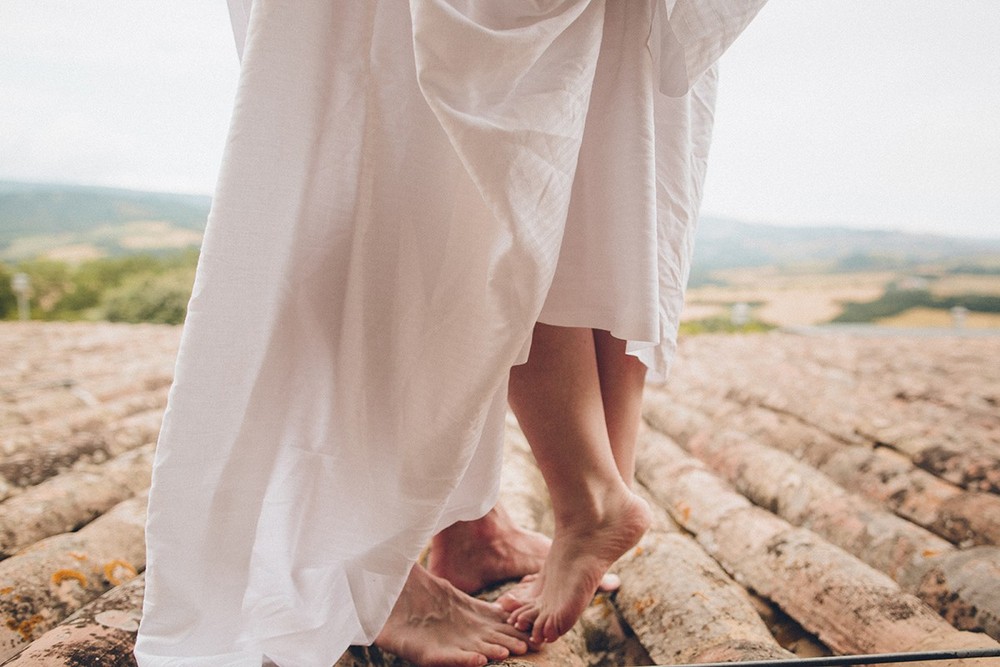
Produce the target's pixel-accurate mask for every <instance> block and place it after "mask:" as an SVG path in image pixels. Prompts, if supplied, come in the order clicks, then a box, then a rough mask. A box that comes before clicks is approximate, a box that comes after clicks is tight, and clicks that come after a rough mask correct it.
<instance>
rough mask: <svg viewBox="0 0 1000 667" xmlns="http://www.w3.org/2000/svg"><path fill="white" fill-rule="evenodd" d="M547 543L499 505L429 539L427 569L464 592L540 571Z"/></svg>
mask: <svg viewBox="0 0 1000 667" xmlns="http://www.w3.org/2000/svg"><path fill="white" fill-rule="evenodd" d="M550 543H551V540H549V538H547V537H545V536H544V535H542V534H541V533H536V532H533V531H530V530H525V529H524V528H521V527H520V526H518V525H517V524H516V523H514V521H513V519H511V518H510V515H508V514H507V512H506V511H504V509H503V508H502V507H500V506H499V505H498V506H496V507H494V508H493V509H492V510H490V512H489V513H488V514H487V515H486V516H484V517H483V518H481V519H478V520H476V521H459V522H457V523H454V524H452V525H450V526H448V527H447V528H445V529H444V530H442V531H441V532H440V533H438V534H437V535H435V536H434V539H433V540H431V553H430V559H429V562H428V569H429V570H430V571H431V574H434V575H437V576H439V577H441V578H443V579H447V580H448V581H450V582H451V583H452V585H453V586H455V587H456V588H458V589H459V590H461V591H465V592H466V593H475V592H476V591H479V590H482V589H483V588H486V587H487V586H490V585H492V584H496V583H500V582H502V581H506V580H508V579H519V578H521V577H523V576H524V575H526V574H531V573H534V572H538V571H539V570H541V569H542V563H544V562H545V556H546V555H547V554H548V553H549V544H550Z"/></svg>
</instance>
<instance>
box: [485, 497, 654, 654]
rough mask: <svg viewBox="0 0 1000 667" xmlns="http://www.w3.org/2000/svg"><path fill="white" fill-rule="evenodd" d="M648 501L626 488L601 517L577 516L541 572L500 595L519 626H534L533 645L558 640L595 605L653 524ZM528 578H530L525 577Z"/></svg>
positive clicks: (560, 530)
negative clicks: (604, 582)
mask: <svg viewBox="0 0 1000 667" xmlns="http://www.w3.org/2000/svg"><path fill="white" fill-rule="evenodd" d="M649 523H650V514H649V507H648V506H647V505H646V502H645V501H644V500H643V499H642V498H640V497H639V496H637V495H635V494H634V493H632V492H630V491H627V492H626V495H624V496H622V497H619V498H618V499H617V500H616V501H614V502H611V503H609V504H608V505H607V507H606V508H605V509H604V510H603V512H602V515H601V516H599V517H596V518H595V517H584V516H582V515H578V516H577V517H575V518H573V519H572V520H571V521H569V522H567V523H566V525H564V526H559V525H557V526H556V538H555V540H554V541H553V543H552V549H551V551H550V552H549V557H548V558H547V559H546V561H545V565H544V566H543V567H542V570H541V572H540V573H539V574H538V576H537V577H536V578H534V579H532V580H530V581H528V580H526V581H525V582H524V583H522V584H520V585H519V586H518V587H516V588H515V589H514V590H513V591H511V592H509V593H507V594H505V595H504V596H503V597H502V598H500V600H499V602H500V604H501V606H502V607H503V608H504V609H505V610H506V611H508V612H510V616H509V617H508V620H507V622H508V623H510V624H511V625H513V626H514V627H515V628H516V629H518V630H522V631H527V630H529V629H530V630H531V641H532V643H541V642H542V641H548V642H551V641H555V640H556V639H558V638H559V637H560V636H562V635H563V634H565V633H566V632H568V631H569V629H570V628H571V627H573V624H574V623H576V621H577V619H578V618H579V617H580V614H582V613H583V610H584V609H586V608H587V605H588V604H590V601H591V599H592V598H593V597H594V592H595V591H596V590H597V587H598V585H599V584H600V583H601V577H602V576H603V575H604V573H605V572H606V571H607V569H608V568H609V567H611V564H612V563H614V562H615V561H616V560H618V558H619V557H620V556H621V555H622V554H624V553H625V552H626V551H628V550H629V549H631V548H632V547H633V546H635V544H636V542H638V541H639V538H640V537H642V535H643V533H645V532H646V530H647V529H648V528H649ZM526 579H527V578H526Z"/></svg>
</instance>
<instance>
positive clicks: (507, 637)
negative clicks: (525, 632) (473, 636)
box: [486, 628, 528, 655]
mask: <svg viewBox="0 0 1000 667" xmlns="http://www.w3.org/2000/svg"><path fill="white" fill-rule="evenodd" d="M515 632H517V631H516V630H514V628H510V633H511V634H505V633H504V632H503V631H499V632H494V633H491V634H490V635H489V637H487V638H486V639H487V641H489V642H490V643H492V644H497V645H498V646H503V647H504V648H505V649H507V650H508V651H509V652H510V653H511V654H513V655H524V654H525V653H527V652H528V642H526V641H525V640H524V639H522V638H521V637H520V636H519V635H520V633H517V634H513V633H515Z"/></svg>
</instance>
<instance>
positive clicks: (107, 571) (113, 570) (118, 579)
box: [104, 558, 139, 586]
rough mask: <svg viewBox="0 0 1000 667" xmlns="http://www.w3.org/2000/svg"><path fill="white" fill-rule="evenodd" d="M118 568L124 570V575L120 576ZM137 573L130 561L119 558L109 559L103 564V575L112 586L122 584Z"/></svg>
mask: <svg viewBox="0 0 1000 667" xmlns="http://www.w3.org/2000/svg"><path fill="white" fill-rule="evenodd" d="M119 570H124V571H125V572H124V575H125V576H122V573H120V572H119ZM138 574H139V573H138V572H136V569H135V568H134V567H133V566H132V564H131V563H129V562H127V561H124V560H121V559H120V558H119V559H115V560H113V561H110V562H109V563H108V564H106V565H105V566H104V577H105V578H106V579H107V580H108V581H110V582H111V584H112V585H114V586H118V585H120V584H123V583H125V582H126V581H128V580H129V579H132V578H133V577H135V576H137V575H138Z"/></svg>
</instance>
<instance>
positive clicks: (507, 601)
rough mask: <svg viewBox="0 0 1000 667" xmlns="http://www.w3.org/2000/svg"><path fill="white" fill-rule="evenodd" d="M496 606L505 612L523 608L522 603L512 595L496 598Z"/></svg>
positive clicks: (505, 594) (507, 594)
mask: <svg viewBox="0 0 1000 667" xmlns="http://www.w3.org/2000/svg"><path fill="white" fill-rule="evenodd" d="M497 604H499V605H500V608H501V609H503V610H504V611H506V612H513V611H517V610H518V609H520V608H521V607H523V606H524V601H523V600H521V599H519V598H517V597H515V596H514V594H513V593H504V594H503V595H501V596H500V597H499V598H497Z"/></svg>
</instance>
